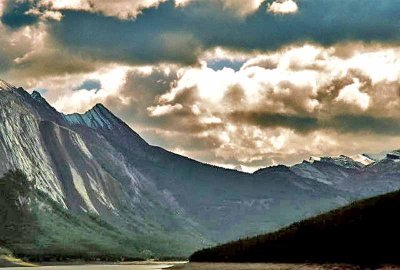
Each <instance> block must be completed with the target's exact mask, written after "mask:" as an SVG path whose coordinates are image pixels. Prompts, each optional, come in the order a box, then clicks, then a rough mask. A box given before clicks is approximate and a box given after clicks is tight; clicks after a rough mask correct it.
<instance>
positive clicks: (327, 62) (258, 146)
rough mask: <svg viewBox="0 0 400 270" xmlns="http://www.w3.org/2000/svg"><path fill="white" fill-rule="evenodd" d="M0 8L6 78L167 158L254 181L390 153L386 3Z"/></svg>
mask: <svg viewBox="0 0 400 270" xmlns="http://www.w3.org/2000/svg"><path fill="white" fill-rule="evenodd" d="M378 2H379V4H378ZM0 3H2V4H3V5H1V6H0V12H2V10H3V16H1V22H0V44H1V46H0V76H1V77H2V78H3V79H6V80H10V81H11V82H12V83H14V84H17V85H22V86H24V87H26V88H27V89H29V90H34V89H40V90H43V92H45V96H46V98H48V99H49V101H50V102H51V103H52V104H54V106H55V107H56V108H57V109H59V110H61V111H63V112H66V113H72V112H76V111H78V112H84V111H86V110H87V109H89V108H90V107H92V106H93V105H95V104H96V103H99V102H101V103H104V104H105V105H106V106H107V107H109V108H110V109H111V110H112V111H113V112H115V113H116V114H117V115H118V116H120V117H121V118H122V119H123V120H125V121H126V122H127V123H128V124H130V125H131V126H132V127H133V128H134V129H135V130H136V131H138V132H139V133H140V134H141V135H143V136H144V137H145V138H146V139H147V140H148V141H149V142H150V143H152V144H156V145H160V146H163V147H165V148H167V149H169V150H173V151H176V152H178V153H183V154H185V155H188V156H190V157H192V158H196V159H199V160H202V161H205V162H208V163H213V164H219V165H223V166H225V167H232V168H233V167H236V166H238V165H240V166H241V167H243V168H245V169H246V170H253V169H256V168H259V167H263V166H266V165H270V164H277V163H285V164H288V163H293V162H298V161H301V159H304V158H307V157H308V156H309V155H335V154H348V155H351V154H355V153H363V152H380V151H382V150H385V149H391V148H393V149H394V148H398V146H397V145H398V144H399V143H400V140H399V139H398V136H397V135H398V133H399V132H400V124H398V123H400V98H399V97H400V94H399V93H400V92H399V83H400V81H399V80H400V79H399V76H400V48H399V47H398V46H397V45H396V44H397V43H396V42H397V41H398V40H399V38H400V35H399V29H400V28H399V25H400V24H399V21H398V20H397V19H396V18H395V17H396V16H395V15H396V14H397V13H396V11H397V7H398V5H397V0H387V1H385V2H381V1H378V0H371V1H369V2H368V3H366V4H364V5H362V6H361V5H360V2H359V1H356V0H337V1H319V0H315V1H301V2H300V1H299V2H297V3H299V5H300V4H301V6H300V8H301V12H295V13H294V14H292V15H290V16H277V15H275V14H271V13H282V10H283V11H285V12H286V11H288V10H290V8H288V7H290V5H292V4H290V3H294V4H296V2H294V0H292V1H291V0H286V1H283V0H280V1H278V0H276V1H272V0H269V1H261V0H259V1H258V0H254V1H236V0H207V1H200V0H186V1H175V2H174V1H172V0H171V1H161V0H160V1H156V0H154V1H86V0H72V1H63V0H40V1H36V0H35V1H30V0H27V1H22V0H18V1H14V0H10V1H8V2H7V3H8V4H7V5H4V3H5V1H4V0H0ZM10 3H11V4H10ZM91 3H93V4H91ZM267 3H270V5H269V6H268V5H267ZM123 7H128V8H127V9H123ZM296 7H297V5H296ZM297 8H298V7H297ZM265 9H268V11H269V12H265ZM273 9H274V10H275V11H273ZM355 9H359V10H360V12H357V13H356V14H354V12H353V10H355ZM279 10H280V11H279ZM292 10H293V5H292ZM278 11H279V12H278ZM322 11H323V12H322ZM139 13H140V15H139ZM382 17H386V18H388V19H387V21H390V22H391V23H390V24H388V23H387V21H385V20H381V19H380V18H382ZM350 18H351V19H350ZM371 29H373V31H371ZM305 40H306V41H308V42H309V43H304V41H305ZM364 42H365V43H364ZM46 90H47V91H46ZM383 137H384V140H383V139H382V138H383ZM360 138H361V139H360Z"/></svg>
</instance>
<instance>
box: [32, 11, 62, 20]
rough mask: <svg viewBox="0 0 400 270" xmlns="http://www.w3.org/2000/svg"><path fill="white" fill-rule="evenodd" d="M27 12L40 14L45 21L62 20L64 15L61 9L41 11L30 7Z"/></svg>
mask: <svg viewBox="0 0 400 270" xmlns="http://www.w3.org/2000/svg"><path fill="white" fill-rule="evenodd" d="M25 14H27V15H35V16H38V17H39V18H40V19H41V20H44V21H47V20H54V21H61V19H62V17H63V15H62V13H61V12H59V11H52V10H45V11H41V10H39V9H37V8H34V9H30V10H28V11H27V12H25Z"/></svg>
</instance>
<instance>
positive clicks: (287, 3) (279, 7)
mask: <svg viewBox="0 0 400 270" xmlns="http://www.w3.org/2000/svg"><path fill="white" fill-rule="evenodd" d="M298 10H299V7H298V6H297V3H296V2H295V1H293V0H278V1H275V2H273V3H272V4H268V12H271V13H274V14H290V13H296V12H297V11H298Z"/></svg>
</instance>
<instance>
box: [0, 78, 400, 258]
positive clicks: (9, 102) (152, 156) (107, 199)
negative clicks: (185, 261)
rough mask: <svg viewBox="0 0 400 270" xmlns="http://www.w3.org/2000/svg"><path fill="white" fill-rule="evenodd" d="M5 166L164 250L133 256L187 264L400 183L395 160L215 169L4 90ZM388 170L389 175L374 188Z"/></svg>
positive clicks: (80, 211) (1, 150)
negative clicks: (202, 251) (198, 253)
mask: <svg viewBox="0 0 400 270" xmlns="http://www.w3.org/2000/svg"><path fill="white" fill-rule="evenodd" d="M0 164H1V166H0V175H3V174H4V173H6V172H8V171H9V170H12V171H14V170H21V171H23V172H24V173H25V174H26V176H27V178H28V180H29V181H32V182H33V181H34V182H35V187H36V188H37V189H39V190H40V191H41V192H43V193H44V194H46V196H48V197H49V198H50V199H51V200H52V201H54V202H55V203H56V204H57V205H59V206H60V207H61V208H62V209H64V210H65V211H67V212H68V213H70V214H71V215H74V216H75V215H77V216H85V215H91V216H92V215H94V216H97V217H98V218H99V219H100V220H102V221H104V222H105V223H107V224H112V226H113V227H114V228H118V230H119V231H124V235H130V238H131V239H136V240H137V241H138V243H140V241H142V242H149V241H154V242H155V243H156V244H157V245H156V246H157V248H154V247H152V248H149V247H144V246H146V245H144V246H143V248H142V249H140V248H138V249H132V250H135V252H136V254H137V256H140V254H142V253H143V252H145V253H148V254H150V253H151V254H154V255H155V256H186V255H189V254H190V253H191V252H193V251H194V250H196V249H198V248H201V247H205V246H208V245H211V244H214V243H221V242H226V241H229V240H234V239H238V238H240V237H244V236H247V235H256V234H260V233H263V232H268V231H272V230H275V229H277V228H281V227H282V226H285V225H288V224H290V223H291V222H294V221H297V220H300V219H302V218H304V217H308V216H312V215H315V214H316V213H320V212H322V211H326V210H329V209H332V208H335V207H338V206H341V205H344V204H347V203H348V202H349V201H351V200H354V199H357V198H360V197H364V196H368V195H370V194H374V193H379V192H383V191H385V190H392V189H394V188H396V187H398V186H399V185H398V182H400V181H395V179H396V168H397V167H396V166H397V164H398V163H396V162H395V161H393V162H392V160H391V159H390V160H382V161H379V162H375V163H373V164H371V165H368V166H365V165H362V166H361V165H357V166H354V167H352V166H350V168H347V167H346V166H341V165H340V164H339V165H338V164H331V163H329V162H328V163H327V164H326V162H325V161H318V162H314V163H309V164H308V163H307V164H304V166H303V167H306V168H307V169H304V168H302V167H300V165H299V167H292V168H288V167H285V166H278V167H272V168H266V169H264V170H260V171H258V172H256V173H254V174H246V173H242V172H238V171H234V170H226V169H222V168H218V167H214V166H210V165H207V164H203V163H200V162H197V161H194V160H191V159H189V158H186V157H183V156H179V155H176V154H173V153H171V152H168V151H166V150H164V149H161V148H159V147H154V146H151V145H149V144H147V143H146V142H145V141H144V140H143V139H142V138H141V137H140V136H139V135H138V134H137V133H135V132H134V131H133V130H132V129H131V128H130V127H129V126H127V125H126V124H125V123H124V122H122V121H121V120H120V119H118V118H117V117H116V116H115V115H113V114H112V113H111V112H110V111H109V110H108V109H107V108H105V107H104V106H103V105H101V104H98V105H96V106H95V107H94V108H92V109H91V110H89V111H88V112H86V113H85V114H72V115H64V114H62V113H59V112H57V111H56V110H55V109H54V108H53V107H52V106H51V105H50V104H48V103H47V101H46V100H45V99H44V98H43V97H42V96H41V95H40V94H39V93H37V92H33V93H32V94H29V93H27V92H26V91H25V90H24V89H22V88H16V87H14V86H11V85H9V84H7V83H6V82H4V81H0ZM357 164H358V163H357ZM317 165H318V166H317ZM320 167H321V168H320ZM325 167H326V168H327V169H326V168H325ZM367 167H368V168H367ZM328 169H329V170H328ZM392 169H393V171H390V170H392ZM382 170H384V171H385V172H386V174H385V175H384V176H382V177H381V178H379V180H378V181H375V180H373V179H374V177H376V176H377V175H380V174H381V173H382ZM391 173H392V174H393V175H391ZM358 174H361V175H364V176H363V177H364V178H362V177H361V176H360V177H361V178H356V177H355V176H354V175H358ZM321 175H322V176H321ZM353 176H354V177H353ZM388 176H390V177H389V178H388ZM357 177H358V176H357ZM321 179H322V180H321ZM346 179H347V180H349V183H351V184H347V182H346ZM357 181H366V183H365V184H363V185H358V186H365V187H363V188H361V189H359V188H357V187H358V186H357V185H355V183H357ZM333 182H335V183H338V184H333ZM348 185H349V187H348ZM354 186H355V187H354ZM0 211H1V210H0ZM82 235H84V234H82ZM85 237H89V236H85ZM50 239H51V238H50ZM82 239H83V240H84V239H85V238H84V237H83V238H82ZM39 240H40V239H39ZM39 240H38V239H36V240H35V241H39ZM35 241H34V243H36V242H35ZM49 241H50V243H49V244H51V240H49ZM39 242H40V241H39ZM1 245H2V243H0V246H1ZM3 246H4V245H3ZM5 246H6V247H7V245H5ZM139 246H140V245H139ZM38 247H39V248H40V245H38ZM178 247H180V248H178ZM24 252H27V251H26V250H23V249H22V250H20V253H24ZM131 255H132V256H133V255H134V254H131Z"/></svg>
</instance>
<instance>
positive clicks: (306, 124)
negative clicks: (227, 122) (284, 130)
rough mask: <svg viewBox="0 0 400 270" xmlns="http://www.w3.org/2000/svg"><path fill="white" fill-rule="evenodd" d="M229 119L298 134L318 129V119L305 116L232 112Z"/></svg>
mask: <svg viewBox="0 0 400 270" xmlns="http://www.w3.org/2000/svg"><path fill="white" fill-rule="evenodd" d="M229 117H230V119H231V120H233V121H239V122H246V123H247V124H251V125H257V126H260V127H288V128H291V129H295V130H297V131H299V132H309V131H312V130H315V129H317V128H318V127H319V123H318V119H316V118H314V117H307V116H298V115H288V114H277V113H271V112H259V111H254V112H234V113H232V114H231V115H230V116H229Z"/></svg>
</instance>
